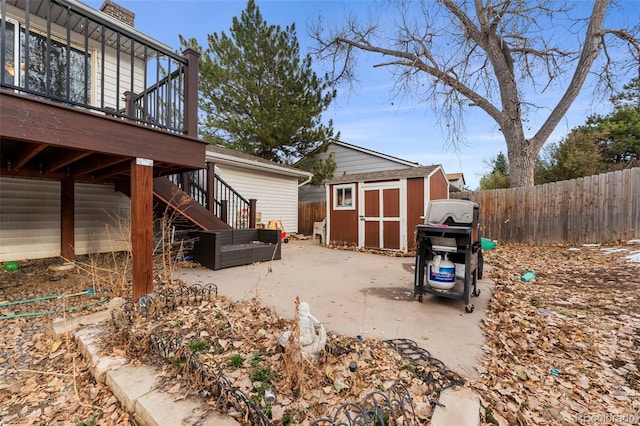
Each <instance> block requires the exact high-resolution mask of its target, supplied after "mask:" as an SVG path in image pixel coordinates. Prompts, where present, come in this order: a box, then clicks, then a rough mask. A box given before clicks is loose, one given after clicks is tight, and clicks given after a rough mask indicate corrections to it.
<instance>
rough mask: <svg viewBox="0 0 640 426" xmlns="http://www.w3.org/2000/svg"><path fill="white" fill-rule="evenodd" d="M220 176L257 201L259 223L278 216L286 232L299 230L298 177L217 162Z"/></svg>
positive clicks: (246, 196)
mask: <svg viewBox="0 0 640 426" xmlns="http://www.w3.org/2000/svg"><path fill="white" fill-rule="evenodd" d="M216 166H217V167H218V168H219V169H220V172H221V176H222V179H224V180H225V182H227V183H228V184H229V185H231V187H232V188H233V189H235V190H236V191H238V193H239V194H240V195H242V196H243V197H244V198H246V199H250V198H255V199H256V200H257V203H256V209H257V211H259V212H261V213H262V222H263V223H265V224H266V223H267V222H268V221H269V220H271V219H280V220H281V221H282V225H283V226H284V229H285V231H286V232H287V233H297V232H298V179H297V178H296V177H292V176H282V175H277V174H274V173H264V172H259V171H255V170H251V171H250V170H245V169H242V168H239V167H233V166H229V165H223V164H217V165H216Z"/></svg>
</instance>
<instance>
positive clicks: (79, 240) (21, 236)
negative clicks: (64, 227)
mask: <svg viewBox="0 0 640 426" xmlns="http://www.w3.org/2000/svg"><path fill="white" fill-rule="evenodd" d="M74 208H75V252H76V254H79V255H81V254H88V253H100V252H107V251H121V250H125V249H127V247H128V237H129V235H128V228H127V226H128V219H127V218H128V216H129V199H128V198H127V197H126V196H125V195H123V194H121V193H118V192H114V188H113V186H111V185H90V184H81V183H76V185H75V206H74ZM123 218H124V220H123ZM122 223H124V224H125V226H124V227H123V226H122ZM59 255H60V182H56V181H47V180H35V179H16V178H5V177H2V178H0V262H6V261H10V260H23V259H42V258H48V257H56V256H59Z"/></svg>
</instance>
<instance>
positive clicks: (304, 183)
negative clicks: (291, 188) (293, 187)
mask: <svg viewBox="0 0 640 426" xmlns="http://www.w3.org/2000/svg"><path fill="white" fill-rule="evenodd" d="M311 179H313V175H311V176H309V177H308V178H307V180H305V181H304V182H302V183H299V184H298V188H300V187H302V186H305V185H306V184H308V183H309V182H311Z"/></svg>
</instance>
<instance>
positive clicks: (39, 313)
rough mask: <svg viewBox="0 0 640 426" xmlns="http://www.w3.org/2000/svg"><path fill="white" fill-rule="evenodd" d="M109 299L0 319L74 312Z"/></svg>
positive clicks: (5, 316) (1, 317) (0, 317)
mask: <svg viewBox="0 0 640 426" xmlns="http://www.w3.org/2000/svg"><path fill="white" fill-rule="evenodd" d="M107 300H109V298H108V297H103V298H102V299H100V300H98V301H97V302H91V303H85V304H84V305H80V306H72V307H70V308H66V309H54V310H51V311H41V312H24V313H22V314H13V315H4V316H0V320H6V319H14V318H23V317H38V316H41V315H48V314H57V313H59V312H73V311H77V310H78V309H84V308H88V307H90V306H94V305H97V304H98V303H104V302H106V301H107Z"/></svg>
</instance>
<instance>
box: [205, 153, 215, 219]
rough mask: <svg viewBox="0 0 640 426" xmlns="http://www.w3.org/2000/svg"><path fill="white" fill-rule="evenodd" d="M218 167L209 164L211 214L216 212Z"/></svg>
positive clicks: (208, 195) (208, 192)
mask: <svg viewBox="0 0 640 426" xmlns="http://www.w3.org/2000/svg"><path fill="white" fill-rule="evenodd" d="M215 178H216V165H215V163H213V162H207V208H208V209H209V211H210V212H211V213H214V214H215V212H216V181H215Z"/></svg>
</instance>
